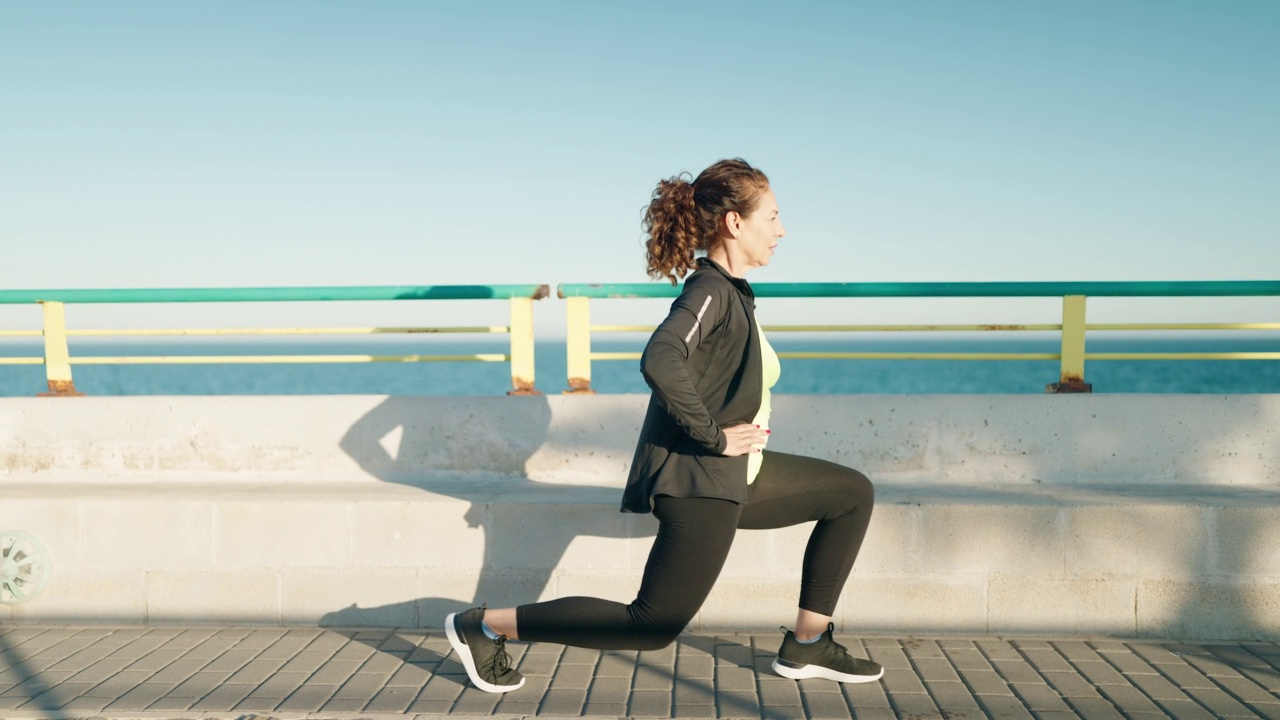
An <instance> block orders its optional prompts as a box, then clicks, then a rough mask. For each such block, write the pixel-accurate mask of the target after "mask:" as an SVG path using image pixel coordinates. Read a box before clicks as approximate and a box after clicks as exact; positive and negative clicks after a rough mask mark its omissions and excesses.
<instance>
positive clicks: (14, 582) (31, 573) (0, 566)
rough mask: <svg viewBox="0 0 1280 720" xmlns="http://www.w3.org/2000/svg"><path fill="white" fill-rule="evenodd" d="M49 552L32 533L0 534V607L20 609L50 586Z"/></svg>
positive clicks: (13, 531)
mask: <svg viewBox="0 0 1280 720" xmlns="http://www.w3.org/2000/svg"><path fill="white" fill-rule="evenodd" d="M50 565H51V562H50V560H49V551H48V550H45V549H44V545H43V544H41V542H40V540H38V539H37V538H36V536H35V535H32V534H31V533H27V532H22V531H21V530H11V531H8V532H3V533H0V605H17V604H18V603H24V602H26V601H28V600H30V599H32V598H34V597H35V596H37V595H39V594H40V592H41V591H42V590H44V586H45V585H46V584H47V583H48V582H49V567H50Z"/></svg>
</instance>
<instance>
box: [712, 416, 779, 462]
mask: <svg viewBox="0 0 1280 720" xmlns="http://www.w3.org/2000/svg"><path fill="white" fill-rule="evenodd" d="M722 429H723V430H724V436H725V439H726V440H728V443H727V444H726V445H725V446H724V453H723V454H724V455H725V456H726V457H737V456H738V455H746V454H747V453H753V452H760V448H759V447H756V446H757V445H759V446H763V445H764V443H765V440H767V439H768V438H769V431H768V430H762V429H761V428H760V426H759V425H750V424H747V425H734V426H732V427H727V428H722Z"/></svg>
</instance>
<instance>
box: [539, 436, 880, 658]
mask: <svg viewBox="0 0 1280 720" xmlns="http://www.w3.org/2000/svg"><path fill="white" fill-rule="evenodd" d="M874 503H875V490H874V489H873V488H872V487H871V481H870V480H868V479H867V478H866V476H865V475H863V474H862V473H860V472H858V471H857V470H851V469H849V468H846V467H843V466H841V465H836V464H835V463H831V462H827V461H826V460H818V459H815V458H808V457H801V456H799V455H787V454H785V453H778V452H771V451H767V450H766V451H765V452H764V458H763V461H762V463H761V465H760V473H759V474H758V475H757V476H756V479H755V482H753V483H752V484H751V486H750V490H749V492H748V495H747V502H746V503H744V504H738V503H735V502H732V501H730V500H719V499H715V498H678V497H670V496H667V495H659V496H657V497H656V498H655V502H654V515H655V516H656V517H657V518H658V522H659V525H658V536H657V537H656V538H655V539H654V541H653V549H652V550H650V551H649V561H648V562H647V563H646V564H645V567H644V578H643V580H642V581H641V583H640V593H639V594H638V595H637V596H636V599H635V600H634V601H633V602H632V603H631V604H630V605H623V604H622V603H617V602H612V601H610V600H601V599H599V598H590V597H567V598H560V599H558V600H550V601H548V602H541V603H534V604H532V605H521V606H520V607H518V608H516V631H517V633H518V634H519V636H520V639H521V640H529V641H535V642H554V643H559V644H561V645H576V646H578V647H586V648H598V649H601V650H624V649H625V650H656V649H658V648H662V647H666V646H667V645H670V644H671V643H672V641H674V640H675V639H676V636H677V635H679V634H680V632H681V631H682V630H684V628H685V626H686V625H688V624H689V621H690V620H692V619H693V616H694V615H695V614H697V612H698V608H700V607H702V603H703V601H704V600H706V599H707V595H708V594H709V593H710V592H711V587H712V585H714V584H715V582H716V577H718V576H719V575H720V569H721V568H722V567H723V566H724V561H725V558H726V557H728V555H729V547H730V546H731V545H732V544H733V536H734V533H735V532H736V531H737V529H738V528H743V529H751V530H763V529H769V528H780V527H787V526H790V525H798V524H800V523H803V522H809V521H813V520H817V521H818V522H817V524H816V525H815V526H814V528H813V533H812V534H810V536H809V544H808V547H806V548H805V551H804V569H803V575H802V579H801V583H800V607H801V608H802V609H804V610H810V611H812V612H815V613H818V614H820V615H832V614H833V613H834V612H835V606H836V601H837V600H839V599H840V591H841V589H843V588H844V584H845V581H846V580H848V578H849V572H850V571H851V570H852V569H853V561H854V559H855V558H857V556H858V550H859V548H861V547H862V538H863V537H864V536H865V535H866V533H867V525H868V523H870V522H871V508H872V506H873V505H874Z"/></svg>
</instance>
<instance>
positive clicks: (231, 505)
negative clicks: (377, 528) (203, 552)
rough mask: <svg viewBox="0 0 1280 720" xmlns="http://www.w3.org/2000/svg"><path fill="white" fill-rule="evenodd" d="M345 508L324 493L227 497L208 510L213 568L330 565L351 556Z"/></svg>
mask: <svg viewBox="0 0 1280 720" xmlns="http://www.w3.org/2000/svg"><path fill="white" fill-rule="evenodd" d="M351 526H352V520H351V508H350V506H349V505H347V504H346V503H342V502H333V501H326V500H325V499H324V498H322V497H319V498H312V499H309V500H302V501H293V500H289V499H286V498H281V497H279V496H276V497H272V498H264V499H262V500H259V501H254V500H228V501H224V502H220V503H218V505H217V507H216V508H215V510H214V531H213V533H214V564H215V566H216V567H217V568H225V569H239V568H277V567H334V566H339V567H341V566H345V565H348V564H349V563H350V562H351V535H352V527H351Z"/></svg>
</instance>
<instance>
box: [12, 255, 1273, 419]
mask: <svg viewBox="0 0 1280 720" xmlns="http://www.w3.org/2000/svg"><path fill="white" fill-rule="evenodd" d="M752 287H753V288H754V290H755V293H756V295H757V296H758V297H762V298H961V297H963V298H1025V297H1060V298H1062V308H1063V309H1062V316H1061V318H1060V321H1059V322H1054V323H1052V324H1037V325H1009V324H1003V325H996V324H988V325H959V324H952V325H939V324H926V325H919V324H918V325H886V324H881V325H869V324H864V325H766V326H764V328H763V329H764V330H765V331H767V332H771V333H772V332H837V333H843V332H937V331H947V332H953V331H972V332H1015V331H1051V332H1058V333H1060V334H1061V350H1060V352H1057V353H991V352H986V353H957V352H780V353H778V355H779V357H782V358H791V359H879V360H904V359H912V360H1057V361H1059V362H1060V372H1059V378H1058V382H1056V383H1052V384H1050V385H1048V386H1047V388H1046V389H1047V390H1049V391H1050V392H1088V391H1089V390H1090V386H1089V385H1088V383H1086V382H1085V380H1084V366H1085V361H1086V360H1277V359H1280V352H1248V353H1245V352H1216V353H1210V352H1195V353H1088V352H1086V351H1085V338H1086V333H1088V332H1098V331H1115V330H1280V323H1109V324H1100V323H1099V324H1090V323H1086V322H1085V306H1086V300H1087V298H1089V297H1130V298H1138V297H1165V298H1169V297H1229V296H1234V297H1263V296H1280V281H1267V280H1257V281H1206V282H1197V281H1187V282H1061V283H1053V282H1011V283H999V282H997V283H757V284H755V285H753V286H752ZM679 290H680V289H679V288H678V287H672V286H670V285H667V284H664V283H632V284H614V285H591V284H564V285H559V286H557V295H558V296H559V297H561V298H564V299H565V301H566V302H565V305H566V311H567V313H568V328H567V339H566V352H567V361H568V385H569V389H568V390H566V392H581V393H589V392H592V390H591V363H592V361H593V360H623V359H627V360H633V359H638V358H639V357H640V353H639V352H617V353H613V352H592V350H591V336H592V333H601V332H605V333H607V332H651V331H652V330H653V326H652V325H592V324H591V322H590V301H591V300H592V299H596V300H601V299H624V298H672V297H675V296H676V295H677V294H678V293H679ZM548 295H549V290H548V286H546V285H435V286H372V287H298V288H201V289H140V290H0V305H3V304H10V305H13V304H36V303H38V304H40V305H41V306H42V308H43V328H42V329H40V330H11V331H0V337H21V336H30V337H43V339H44V354H43V355H42V356H31V357H0V365H40V364H43V365H44V366H45V371H46V376H47V381H48V390H49V391H48V392H47V393H43V394H47V395H73V394H76V391H75V385H74V383H73V381H72V375H71V366H72V365H74V364H152V363H173V364H185V363H337V362H428V361H479V362H510V364H511V387H512V389H511V393H510V394H528V393H536V392H537V391H536V390H535V389H534V342H533V338H534V332H533V301H534V300H538V299H542V298H545V297H547V296H548ZM500 299H506V300H509V301H510V320H509V323H508V324H507V325H502V326H474V327H340V328H180V329H158V330H153V329H132V330H68V329H67V322H66V310H65V308H66V305H68V304H90V303H225V302H316V301H363V300H384V301H385V300H500ZM375 333H378V334H381V333H406V334H411V333H507V334H509V335H510V353H509V354H503V353H480V354H473V355H319V354H312V355H202V356H154V357H140V356H128V357H103V356H75V357H73V356H71V354H70V352H69V349H68V344H67V339H68V337H83V336H99V337H112V336H133V337H146V336H151V337H154V336H173V335H179V336H223V335H358V334H375Z"/></svg>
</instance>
